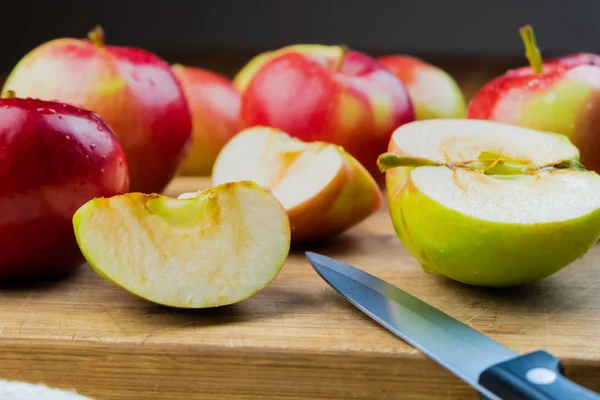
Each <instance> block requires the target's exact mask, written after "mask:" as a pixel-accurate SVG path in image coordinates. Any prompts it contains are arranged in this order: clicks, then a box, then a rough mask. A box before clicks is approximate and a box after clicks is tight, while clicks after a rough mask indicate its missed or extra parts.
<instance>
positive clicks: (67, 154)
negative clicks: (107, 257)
mask: <svg viewBox="0 0 600 400" xmlns="http://www.w3.org/2000/svg"><path fill="white" fill-rule="evenodd" d="M0 175H1V176H2V185H0V279H1V280H3V281H7V280H14V279H19V280H21V279H28V280H33V279H42V278H49V277H56V276H59V275H63V274H66V273H69V272H71V271H73V270H74V269H75V268H77V267H78V266H79V265H81V264H83V262H84V258H83V255H82V254H81V251H80V250H79V247H78V245H77V242H76V240H75V235H74V232H73V222H72V218H73V215H74V214H75V211H77V209H78V208H79V207H80V206H82V205H83V204H85V203H86V202H87V201H89V200H91V199H93V198H95V197H102V196H113V195H117V194H122V193H125V192H127V190H128V188H129V173H128V166H127V161H126V158H125V153H124V151H123V148H122V146H121V144H120V143H119V141H118V139H117V137H116V135H115V134H114V132H113V131H112V129H111V128H110V126H109V125H108V124H107V123H106V122H105V121H103V120H102V119H101V118H100V117H99V116H98V115H97V114H94V113H92V112H90V111H87V110H84V109H81V108H77V107H74V106H72V105H67V104H63V103H58V102H50V101H43V100H38V99H26V98H4V99H1V100H0Z"/></svg>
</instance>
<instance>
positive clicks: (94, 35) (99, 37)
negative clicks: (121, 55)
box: [88, 25, 104, 49]
mask: <svg viewBox="0 0 600 400" xmlns="http://www.w3.org/2000/svg"><path fill="white" fill-rule="evenodd" d="M88 38H89V39H90V41H91V42H92V43H93V44H94V45H95V46H96V48H97V49H101V48H102V47H104V29H102V27H101V26H100V25H96V27H95V28H94V29H92V30H91V31H90V32H89V33H88Z"/></svg>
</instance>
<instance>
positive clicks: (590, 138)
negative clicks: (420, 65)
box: [467, 25, 600, 172]
mask: <svg viewBox="0 0 600 400" xmlns="http://www.w3.org/2000/svg"><path fill="white" fill-rule="evenodd" d="M521 35H522V37H523V40H524V43H525V46H526V48H527V54H528V58H529V59H530V61H531V66H530V67H522V68H517V69H513V70H509V71H507V72H506V73H505V74H503V75H502V76H499V77H497V78H495V79H493V80H491V81H490V82H488V83H487V84H486V85H484V86H483V87H482V88H481V89H480V90H479V92H478V93H477V94H475V96H474V97H473V98H472V100H471V102H470V103H469V106H468V111H467V117H468V118H471V119H487V120H494V121H499V122H504V123H509V124H513V125H519V126H523V127H527V128H533V129H537V130H542V131H550V132H555V133H560V134H563V135H566V136H567V137H568V138H569V139H570V140H571V141H572V142H573V144H574V145H575V146H577V148H578V149H579V151H580V160H581V163H582V164H583V165H585V167H586V168H587V169H590V170H594V171H596V172H600V67H598V66H597V65H595V61H594V59H597V58H596V57H594V56H593V55H590V54H587V55H586V54H574V55H569V56H566V57H562V58H557V59H554V60H551V62H549V63H543V62H542V59H541V55H540V52H539V50H538V49H537V47H536V43H535V38H534V33H533V29H532V28H531V26H529V25H528V26H526V27H523V28H522V29H521Z"/></svg>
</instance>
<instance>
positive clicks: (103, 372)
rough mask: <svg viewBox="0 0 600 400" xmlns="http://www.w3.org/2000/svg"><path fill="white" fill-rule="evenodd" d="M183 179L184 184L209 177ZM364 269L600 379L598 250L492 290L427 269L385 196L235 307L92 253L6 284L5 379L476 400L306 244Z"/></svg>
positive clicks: (220, 395) (119, 388)
mask: <svg viewBox="0 0 600 400" xmlns="http://www.w3.org/2000/svg"><path fill="white" fill-rule="evenodd" d="M208 185H209V181H208V180H206V179H197V178H178V179H176V180H175V181H174V182H173V183H172V185H171V186H170V187H169V189H168V190H167V192H166V193H167V194H169V195H172V196H175V195H177V194H179V193H181V192H184V191H191V190H197V189H199V188H204V187H208ZM304 250H311V251H317V252H321V253H323V254H326V255H329V256H333V257H336V258H338V259H340V260H343V261H346V262H349V263H351V264H353V265H355V266H357V267H360V268H363V269H365V270H367V271H368V272H371V273H373V274H375V275H377V276H380V277H381V278H383V279H386V280H388V281H389V282H391V283H393V284H395V285H397V286H398V287H400V288H402V289H404V290H406V291H408V292H410V293H412V294H413V295H416V296H418V297H419V298H421V299H423V300H425V301H427V302H429V303H430V304H432V305H433V306H435V307H438V308H440V309H441V310H443V311H445V312H447V313H449V314H450V315H452V316H453V317H455V318H458V319H460V320H462V321H463V322H465V323H467V324H469V325H470V326H472V327H474V328H476V329H479V330H481V331H482V332H483V333H485V334H487V335H489V336H491V337H492V338H494V339H496V340H498V341H499V342H501V343H503V344H504V345H506V346H509V347H511V348H512V349H514V350H515V351H517V352H522V353H524V352H529V351H533V350H536V349H545V350H547V351H550V352H552V353H554V354H555V355H556V356H559V357H561V358H562V359H563V360H564V363H565V370H566V374H567V375H568V376H569V377H570V378H571V379H573V380H575V381H577V382H579V383H581V384H584V385H586V386H588V387H590V388H592V389H594V390H597V391H600V340H599V335H600V265H599V262H600V248H599V247H598V246H596V247H595V248H594V249H593V250H592V251H591V252H590V253H588V254H587V255H586V256H585V257H584V258H583V259H580V260H578V261H577V262H576V263H574V264H573V265H571V266H569V267H568V268H566V269H564V270H563V271H561V272H559V273H557V274H555V275H554V276H552V277H550V278H547V279H545V280H543V281H541V282H539V283H536V284H533V285H530V286H526V287H521V288H514V289H496V290H490V289H481V288H473V287H469V286H466V285H462V284H458V283H455V282H452V281H450V280H447V279H444V278H441V277H437V276H432V275H428V274H426V273H425V272H423V271H422V270H421V268H420V267H419V265H418V264H417V263H416V262H415V261H414V260H413V259H412V258H411V257H410V256H409V255H408V254H407V253H406V251H405V250H404V249H403V247H402V245H401V243H400V241H399V240H398V239H397V237H396V236H395V234H394V233H393V229H392V225H391V222H390V219H389V216H388V213H387V209H386V208H385V207H384V208H383V209H382V210H381V211H380V212H379V213H377V214H376V215H374V216H372V217H371V218H369V219H368V220H366V221H365V222H363V223H362V224H360V225H359V226H357V227H355V228H354V229H352V230H350V231H348V232H347V233H345V234H343V235H341V236H339V237H337V238H335V239H333V240H331V241H330V242H328V243H322V244H320V245H314V246H307V247H304V248H293V249H292V251H291V253H290V257H289V259H288V261H287V263H286V265H285V267H284V269H283V271H282V272H281V274H280V275H279V276H278V277H277V279H276V280H275V281H274V282H273V283H272V284H271V285H270V286H269V287H267V288H266V289H264V290H263V291H262V292H260V293H259V294H257V295H256V296H255V297H253V298H251V299H248V300H246V301H244V302H241V303H238V304H236V305H232V306H227V307H222V308H217V309H208V310H197V311H196V310H193V311H189V310H188V311H182V310H177V309H170V308H166V307H161V306H158V305H154V304H152V303H149V302H147V301H144V300H142V299H139V298H137V297H135V296H134V295H132V294H130V293H128V292H126V291H124V290H122V289H119V288H118V287H116V286H114V285H112V284H110V283H108V282H106V281H105V280H103V279H102V278H101V277H100V276H98V275H96V274H95V273H94V272H93V271H92V270H91V268H90V267H89V266H88V265H87V264H86V265H84V266H82V267H81V268H80V269H79V270H78V271H77V272H76V273H75V274H74V275H72V276H70V277H68V278H67V279H63V280H60V281H57V282H54V283H48V284H43V285H37V286H35V287H31V286H29V287H19V288H3V289H1V290H0V303H1V304H2V306H1V307H0V378H5V379H18V380H23V381H29V382H44V383H46V384H48V385H51V386H56V387H61V388H75V389H76V390H77V391H78V392H79V393H82V394H85V395H88V396H91V397H93V398H95V399H97V400H109V399H115V400H116V399H123V400H133V399H190V400H192V399H225V400H229V399H232V400H233V399H236V400H239V399H286V400H292V399H294V400H296V399H297V400H300V399H319V400H320V399H323V400H324V399H364V400H367V399H369V400H372V399H415V400H416V399H419V400H423V399H477V398H478V397H477V395H476V393H475V392H474V391H472V390H471V389H470V388H469V387H468V386H466V385H465V384H463V383H462V382H461V381H460V380H459V379H457V378H455V377H454V376H453V375H452V374H450V373H448V372H447V371H445V370H444V369H443V368H441V367H439V366H438V365H437V364H435V363H434V362H432V361H430V360H429V359H427V358H426V357H425V356H423V355H422V354H421V353H419V352H418V351H416V350H415V349H413V348H412V347H410V346H408V345H407V344H406V343H404V342H403V341H401V340H399V339H397V338H396V337H395V336H393V335H392V334H390V333H388V332H387V331H386V330H384V329H383V328H380V327H379V325H377V324H376V323H374V322H373V321H371V320H370V319H369V318H368V317H366V316H364V315H363V314H362V313H361V312H359V311H358V310H357V309H355V308H354V307H352V306H351V305H349V303H347V302H346V301H345V300H344V299H343V298H342V297H341V296H339V295H338V294H336V293H335V292H334V291H333V289H331V288H330V287H329V286H328V285H327V284H326V283H325V282H324V281H322V280H321V279H320V278H319V277H318V276H317V274H316V273H315V272H314V270H313V269H312V268H311V267H310V265H309V264H308V262H307V261H305V258H304V255H303V251H304Z"/></svg>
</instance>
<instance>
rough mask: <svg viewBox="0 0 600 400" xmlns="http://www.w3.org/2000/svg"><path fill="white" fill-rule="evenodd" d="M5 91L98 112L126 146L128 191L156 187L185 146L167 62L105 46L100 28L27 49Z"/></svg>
mask: <svg viewBox="0 0 600 400" xmlns="http://www.w3.org/2000/svg"><path fill="white" fill-rule="evenodd" d="M4 89H5V90H8V89H12V90H14V91H15V92H16V93H17V94H18V95H19V96H21V97H35V98H40V99H45V100H59V101H61V102H65V103H70V104H73V105H76V106H79V107H82V108H85V109H88V110H91V111H94V112H96V113H98V114H99V115H100V116H101V117H102V119H104V120H105V121H106V122H107V123H108V124H109V125H110V126H111V128H112V129H113V131H114V132H115V133H116V135H117V137H118V138H119V141H120V142H121V144H122V146H123V148H124V149H125V154H126V156H127V161H128V164H129V170H130V175H131V190H132V191H141V192H145V193H151V192H161V191H162V190H163V189H164V188H165V187H166V185H167V184H168V183H169V182H170V180H171V179H172V177H173V176H174V175H175V174H176V173H177V171H178V168H179V165H180V163H181V161H182V159H183V157H184V155H185V153H186V151H187V148H188V146H189V144H190V140H191V139H190V138H191V131H192V120H191V116H190V112H189V109H188V104H187V101H186V99H185V96H184V93H183V91H182V89H181V86H180V84H179V82H178V80H177V79H176V77H175V75H174V74H173V72H172V71H171V67H170V65H169V64H167V63H166V62H165V61H163V60H162V59H160V58H159V57H157V56H156V55H154V54H151V53H149V52H147V51H144V50H141V49H137V48H128V47H120V46H106V45H105V44H104V36H103V32H102V29H101V28H100V27H97V28H96V29H94V30H93V31H91V32H90V34H89V40H87V39H74V38H60V39H55V40H52V41H49V42H46V43H44V44H42V45H40V46H38V47H36V48H35V49H33V50H31V51H30V52H29V53H28V54H27V55H25V56H24V57H23V58H22V59H21V60H20V61H19V63H18V64H17V65H16V66H15V67H14V69H13V70H12V72H11V73H10V75H9V76H8V78H7V80H6V82H5V84H4Z"/></svg>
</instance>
